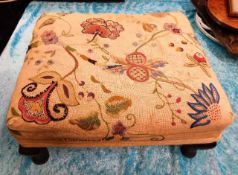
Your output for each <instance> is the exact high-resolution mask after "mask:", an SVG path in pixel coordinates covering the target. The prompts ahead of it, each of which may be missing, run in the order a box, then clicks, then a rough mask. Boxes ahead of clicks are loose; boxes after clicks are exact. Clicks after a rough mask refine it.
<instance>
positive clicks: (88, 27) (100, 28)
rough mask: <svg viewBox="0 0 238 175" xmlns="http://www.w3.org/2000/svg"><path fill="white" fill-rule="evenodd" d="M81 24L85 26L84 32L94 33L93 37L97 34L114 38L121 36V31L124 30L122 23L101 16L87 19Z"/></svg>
mask: <svg viewBox="0 0 238 175" xmlns="http://www.w3.org/2000/svg"><path fill="white" fill-rule="evenodd" d="M81 26H82V27H83V30H82V32H83V33H87V34H93V35H94V37H93V39H94V38H95V37H96V36H97V35H99V36H100V37H102V38H109V39H112V40H114V39H116V38H117V37H119V36H120V35H119V33H120V32H122V31H123V30H124V28H123V27H122V25H120V24H119V23H118V22H114V21H111V20H107V21H105V20H104V19H101V18H90V19H87V20H86V21H84V22H83V23H82V24H81ZM93 39H92V40H93Z"/></svg>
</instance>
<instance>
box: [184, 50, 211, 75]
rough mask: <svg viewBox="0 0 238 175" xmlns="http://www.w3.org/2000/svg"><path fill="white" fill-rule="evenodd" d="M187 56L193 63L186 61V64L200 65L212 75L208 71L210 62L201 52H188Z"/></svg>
mask: <svg viewBox="0 0 238 175" xmlns="http://www.w3.org/2000/svg"><path fill="white" fill-rule="evenodd" d="M186 56H187V58H188V59H189V60H190V61H191V63H186V64H185V65H184V66H186V67H200V68H201V70H202V71H203V72H204V73H205V74H206V75H207V76H208V77H211V75H210V73H209V72H208V70H207V68H208V64H207V59H206V58H205V57H204V56H203V55H202V54H201V53H199V52H196V53H195V54H193V56H191V55H189V54H187V55H186Z"/></svg>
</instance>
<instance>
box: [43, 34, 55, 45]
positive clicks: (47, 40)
mask: <svg viewBox="0 0 238 175" xmlns="http://www.w3.org/2000/svg"><path fill="white" fill-rule="evenodd" d="M41 39H42V41H43V42H44V44H45V45H48V44H56V43H57V42H58V37H57V36H56V33H55V32H53V31H52V30H51V31H44V32H43V33H42V34H41Z"/></svg>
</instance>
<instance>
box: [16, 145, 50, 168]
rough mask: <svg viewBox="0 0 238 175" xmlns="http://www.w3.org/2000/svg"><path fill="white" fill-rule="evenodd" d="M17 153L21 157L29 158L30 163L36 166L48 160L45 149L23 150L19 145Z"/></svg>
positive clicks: (47, 153)
mask: <svg viewBox="0 0 238 175" xmlns="http://www.w3.org/2000/svg"><path fill="white" fill-rule="evenodd" d="M18 152H19V154H21V155H25V156H31V159H32V161H33V162H34V163H35V164H37V165H41V164H44V163H46V162H47V161H48V159H49V152H48V149H47V148H25V147H23V146H21V145H19V150H18Z"/></svg>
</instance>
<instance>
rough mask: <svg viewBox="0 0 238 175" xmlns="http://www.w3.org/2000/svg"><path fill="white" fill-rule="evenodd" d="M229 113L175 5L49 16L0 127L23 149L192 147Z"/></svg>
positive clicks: (212, 136) (215, 134) (38, 28)
mask: <svg viewBox="0 0 238 175" xmlns="http://www.w3.org/2000/svg"><path fill="white" fill-rule="evenodd" d="M233 119H234V115H233V113H232V109H231V107H230V105H229V102H228V98H227V96H226V95H225V92H224V91H223V89H222V87H221V85H220V83H219V81H218V80H217V78H216V75H215V74H214V72H213V70H212V69H211V66H210V65H209V63H208V59H207V58H206V56H205V53H204V51H203V50H202V49H201V47H200V45H199V43H198V41H197V40H196V37H195V35H194V33H193V30H192V28H191V25H190V23H189V21H188V19H187V18H186V17H185V16H184V15H183V14H182V13H180V12H170V13H168V12H166V13H153V14H144V15H127V14H79V13H78V14H77V13H70V14H65V13H47V14H43V15H42V16H41V17H40V19H39V20H38V21H37V23H36V25H35V28H34V32H33V37H32V41H31V44H30V45H29V49H28V52H27V55H26V58H25V61H24V64H23V67H22V70H21V72H20V74H19V78H18V80H17V83H16V89H15V91H14V93H13V96H12V101H11V104H10V107H9V112H8V118H7V126H8V128H9V130H10V132H11V133H12V134H13V136H14V137H15V138H16V139H17V141H18V142H19V143H20V144H21V145H23V146H25V147H39V146H44V147H50V146H70V147H71V146H72V147H73V146H76V147H80V146H133V145H162V144H167V145H170V144H198V143H211V142H214V141H217V140H219V138H220V136H221V133H222V131H223V130H224V129H225V128H226V127H227V126H228V125H229V124H231V123H232V121H233Z"/></svg>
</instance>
